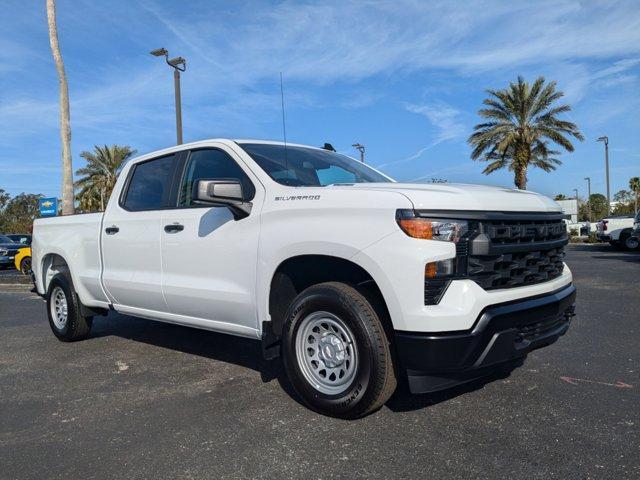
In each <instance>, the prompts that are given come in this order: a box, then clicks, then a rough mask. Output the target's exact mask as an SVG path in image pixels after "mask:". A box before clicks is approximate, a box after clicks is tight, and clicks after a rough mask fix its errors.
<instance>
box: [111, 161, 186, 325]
mask: <svg viewBox="0 0 640 480" xmlns="http://www.w3.org/2000/svg"><path fill="white" fill-rule="evenodd" d="M176 164H177V161H176V155H168V156H164V157H160V158H156V159H153V160H148V161H144V162H140V163H137V164H135V165H133V166H132V167H131V170H129V172H128V175H127V178H126V179H124V178H123V179H122V181H124V182H125V184H124V193H123V195H122V196H121V198H120V199H115V198H114V199H113V200H112V201H110V202H109V205H108V207H107V210H106V212H105V215H104V220H103V224H102V252H103V264H104V271H103V275H102V281H103V285H104V287H105V290H106V291H107V293H108V295H109V297H110V300H111V302H112V303H114V304H115V305H118V306H122V307H129V308H135V309H144V310H150V311H153V312H166V311H167V306H166V303H165V301H164V297H163V296H162V285H161V282H160V277H161V272H160V270H161V267H162V264H161V246H160V241H161V232H162V227H161V221H162V218H161V215H162V209H163V208H166V207H167V206H168V205H169V204H170V202H171V197H172V194H171V186H172V180H173V174H174V168H175V166H176ZM174 198H175V195H174Z"/></svg>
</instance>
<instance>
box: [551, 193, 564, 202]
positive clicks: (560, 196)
mask: <svg viewBox="0 0 640 480" xmlns="http://www.w3.org/2000/svg"><path fill="white" fill-rule="evenodd" d="M553 199H554V200H567V196H566V195H564V194H562V193H559V194H557V195H556V196H555V197H553Z"/></svg>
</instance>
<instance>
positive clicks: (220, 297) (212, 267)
mask: <svg viewBox="0 0 640 480" xmlns="http://www.w3.org/2000/svg"><path fill="white" fill-rule="evenodd" d="M236 155H237V154H236V153H235V152H233V151H232V150H230V149H227V148H226V147H225V146H224V145H220V147H219V148H202V149H198V150H192V151H191V152H190V153H189V155H188V157H186V158H184V160H183V162H182V163H183V165H182V173H181V175H180V181H179V182H178V185H179V187H178V194H177V202H176V208H173V209H170V210H164V211H163V213H162V229H161V238H162V239H161V244H162V287H163V292H164V297H165V299H166V301H167V305H168V307H169V311H170V312H171V313H174V314H178V315H183V316H186V317H191V318H194V319H200V320H204V321H205V322H204V325H208V326H209V327H210V328H213V329H217V330H224V331H230V332H234V333H239V334H248V333H250V331H249V330H247V329H256V328H257V320H256V318H257V317H256V300H255V299H256V295H255V289H256V270H257V254H258V237H259V233H260V215H259V213H260V208H261V206H262V203H263V199H264V190H263V188H262V185H261V184H260V183H259V182H258V180H257V179H256V178H255V177H254V176H253V174H252V173H251V171H250V170H248V169H247V168H246V166H245V165H244V164H243V163H242V161H241V160H240V159H239V158H237V157H236ZM199 179H209V180H215V179H238V180H240V181H241V182H242V186H243V194H244V198H245V200H246V201H251V202H252V203H253V207H252V211H251V213H250V215H249V216H248V217H246V218H243V219H240V220H235V219H234V217H233V215H232V213H231V211H230V210H229V209H228V208H227V207H224V206H220V207H216V206H202V205H197V204H196V203H194V201H193V198H192V195H193V186H194V184H195V183H196V182H197V180H199ZM195 323H201V324H202V322H200V321H197V322H195Z"/></svg>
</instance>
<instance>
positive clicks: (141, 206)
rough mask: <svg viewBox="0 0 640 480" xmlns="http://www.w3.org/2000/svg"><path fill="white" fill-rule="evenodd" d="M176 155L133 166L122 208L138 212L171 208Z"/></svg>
mask: <svg viewBox="0 0 640 480" xmlns="http://www.w3.org/2000/svg"><path fill="white" fill-rule="evenodd" d="M175 163H176V155H167V156H165V157H160V158H154V159H152V160H147V161H145V162H140V163H138V164H136V165H134V166H133V171H132V172H131V173H130V176H129V180H128V185H127V188H126V193H125V195H124V197H123V199H122V201H121V206H122V207H123V208H125V209H126V210H129V211H133V212H137V211H144V210H160V209H163V208H166V207H168V206H169V202H170V196H171V183H172V180H173V173H174V168H175Z"/></svg>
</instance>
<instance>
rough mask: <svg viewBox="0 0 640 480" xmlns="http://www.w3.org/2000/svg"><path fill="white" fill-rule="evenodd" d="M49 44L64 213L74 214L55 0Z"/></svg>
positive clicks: (66, 101) (65, 87) (64, 81)
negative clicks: (56, 88) (55, 75)
mask: <svg viewBox="0 0 640 480" xmlns="http://www.w3.org/2000/svg"><path fill="white" fill-rule="evenodd" d="M47 24H48V26H49V44H50V45H51V53H52V54H53V60H54V62H55V64H56V69H57V70H58V78H59V81H60V140H61V142H62V214H63V215H73V213H74V212H75V208H74V201H73V166H72V164H71V126H70V124H69V87H68V85H67V75H66V73H65V71H64V62H63V61H62V54H61V53H60V45H59V43H58V27H57V25H56V4H55V0H47Z"/></svg>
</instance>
